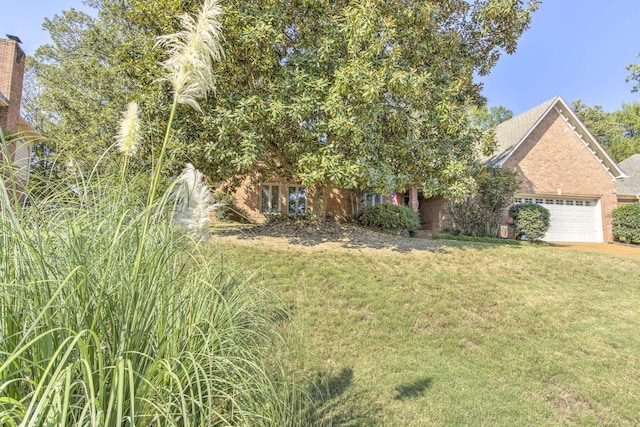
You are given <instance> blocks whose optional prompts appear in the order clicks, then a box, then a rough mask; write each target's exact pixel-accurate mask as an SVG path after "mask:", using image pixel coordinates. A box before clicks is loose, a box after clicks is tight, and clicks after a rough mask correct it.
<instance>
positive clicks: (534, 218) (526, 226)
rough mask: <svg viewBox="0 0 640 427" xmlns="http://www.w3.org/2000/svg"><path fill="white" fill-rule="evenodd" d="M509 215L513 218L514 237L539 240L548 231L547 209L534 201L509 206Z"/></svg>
mask: <svg viewBox="0 0 640 427" xmlns="http://www.w3.org/2000/svg"><path fill="white" fill-rule="evenodd" d="M509 215H510V216H511V218H513V225H514V227H515V229H516V238H518V239H520V238H523V237H524V238H526V239H527V240H531V241H534V240H539V239H541V238H542V237H543V236H544V235H545V234H546V233H547V231H549V225H550V215H549V210H548V209H547V208H545V207H544V206H542V205H537V204H535V203H521V204H516V205H513V206H511V208H509Z"/></svg>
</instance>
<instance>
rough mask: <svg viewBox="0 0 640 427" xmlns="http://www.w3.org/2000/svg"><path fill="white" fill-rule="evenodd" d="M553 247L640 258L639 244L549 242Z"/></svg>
mask: <svg viewBox="0 0 640 427" xmlns="http://www.w3.org/2000/svg"><path fill="white" fill-rule="evenodd" d="M550 245H551V246H552V247H554V248H560V249H568V250H572V251H585V252H599V253H603V254H611V255H619V256H624V257H628V258H635V259H640V246H632V245H623V244H619V243H564V242H563V243H550Z"/></svg>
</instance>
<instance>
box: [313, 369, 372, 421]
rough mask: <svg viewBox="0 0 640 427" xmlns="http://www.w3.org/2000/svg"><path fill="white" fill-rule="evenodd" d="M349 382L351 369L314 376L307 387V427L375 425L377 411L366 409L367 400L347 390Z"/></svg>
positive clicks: (367, 407)
mask: <svg viewBox="0 0 640 427" xmlns="http://www.w3.org/2000/svg"><path fill="white" fill-rule="evenodd" d="M352 381H353V370H352V369H351V368H343V369H342V370H341V371H340V372H338V373H336V374H335V375H329V374H327V373H324V372H322V373H318V374H317V376H316V378H315V380H314V381H313V382H312V384H311V385H310V386H309V391H308V393H309V396H310V397H311V401H312V402H313V407H311V408H308V409H307V411H306V412H305V414H304V416H303V418H304V425H308V426H320V427H324V426H327V427H328V426H363V425H367V426H371V425H376V424H378V423H377V421H376V414H377V413H378V410H377V409H376V408H372V407H371V406H368V404H367V403H368V402H367V399H364V397H363V396H361V395H359V394H358V393H354V392H353V391H352V390H349V392H348V393H345V391H347V389H348V388H349V387H350V386H351V383H352Z"/></svg>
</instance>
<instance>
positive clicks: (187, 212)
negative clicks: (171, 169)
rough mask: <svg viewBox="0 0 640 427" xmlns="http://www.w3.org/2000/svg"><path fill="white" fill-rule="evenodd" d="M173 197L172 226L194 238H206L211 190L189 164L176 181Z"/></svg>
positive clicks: (211, 205)
mask: <svg viewBox="0 0 640 427" xmlns="http://www.w3.org/2000/svg"><path fill="white" fill-rule="evenodd" d="M173 197H174V199H175V200H176V201H177V204H176V212H175V214H174V218H173V223H174V225H176V226H179V227H181V228H183V229H184V230H185V231H187V232H188V233H190V234H192V235H194V236H200V237H205V236H207V235H208V231H209V229H208V228H207V224H208V223H209V221H210V219H209V212H211V211H212V210H213V209H214V207H215V206H214V200H213V197H212V196H211V189H210V188H209V186H208V185H207V184H205V183H204V176H203V175H202V173H201V172H199V171H198V170H197V169H196V168H194V167H193V165H192V164H191V163H187V165H186V166H185V168H184V170H183V171H182V173H181V174H180V176H179V177H178V179H177V180H176V187H175V190H174V193H173Z"/></svg>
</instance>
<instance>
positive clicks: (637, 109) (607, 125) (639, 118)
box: [572, 99, 640, 162]
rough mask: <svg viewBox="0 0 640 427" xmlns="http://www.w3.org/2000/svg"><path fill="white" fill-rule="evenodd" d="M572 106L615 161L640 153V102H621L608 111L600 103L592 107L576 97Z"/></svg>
mask: <svg viewBox="0 0 640 427" xmlns="http://www.w3.org/2000/svg"><path fill="white" fill-rule="evenodd" d="M572 108H573V110H574V111H575V113H576V114H577V115H578V117H579V118H580V120H581V121H582V122H583V123H584V124H585V126H586V127H587V129H589V131H590V132H591V133H592V134H593V136H595V137H596V138H597V139H598V141H599V142H600V143H601V144H602V145H603V147H604V148H605V149H606V150H607V152H608V153H609V154H610V155H611V157H613V159H614V160H615V161H617V162H620V161H622V160H624V159H626V158H628V157H630V156H632V155H633V154H636V153H640V102H634V103H630V104H622V108H621V109H619V110H616V111H614V112H613V113H609V112H607V111H605V110H604V109H603V108H602V107H601V106H600V105H596V106H593V107H591V106H588V105H586V104H584V103H583V102H582V100H581V99H576V100H575V101H573V103H572Z"/></svg>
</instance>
